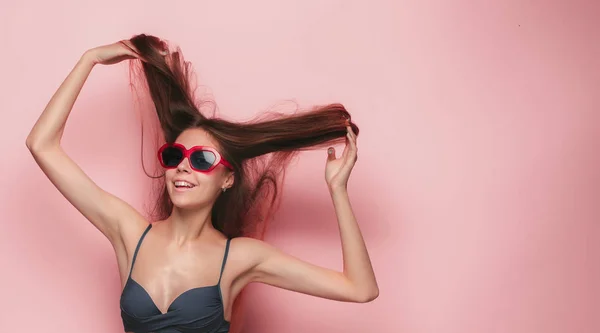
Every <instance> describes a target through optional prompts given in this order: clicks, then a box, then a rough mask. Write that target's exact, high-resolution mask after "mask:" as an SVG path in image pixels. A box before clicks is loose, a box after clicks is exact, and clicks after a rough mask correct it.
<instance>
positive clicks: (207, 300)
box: [120, 224, 231, 333]
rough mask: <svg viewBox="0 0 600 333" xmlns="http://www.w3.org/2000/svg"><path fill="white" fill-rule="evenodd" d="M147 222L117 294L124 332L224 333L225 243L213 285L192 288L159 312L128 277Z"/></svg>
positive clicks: (227, 326) (140, 288) (150, 225)
mask: <svg viewBox="0 0 600 333" xmlns="http://www.w3.org/2000/svg"><path fill="white" fill-rule="evenodd" d="M150 228H152V224H149V225H148V227H147V228H146V230H145V231H144V233H143V234H142V236H141V237H140V240H139V241H138V244H137V246H136V248H135V252H134V253H133V259H132V261H131V269H130V271H129V276H128V277H127V282H126V283H125V287H124V288H123V292H122V294H121V300H120V305H121V318H122V319H123V327H124V328H125V332H134V333H150V332H155V333H227V332H229V326H230V323H229V322H228V321H227V320H225V310H224V309H223V297H222V295H221V288H220V284H221V277H222V276H223V268H224V267H225V262H226V261H227V254H228V252H229V242H230V241H231V239H227V245H226V246H225V255H224V257H223V264H222V265H221V273H220V274H219V282H217V284H216V285H214V286H205V287H199V288H193V289H189V290H187V291H185V292H184V293H182V294H181V295H179V296H178V297H177V298H175V300H174V301H173V302H172V303H171V305H170V306H169V308H168V310H167V312H166V313H162V312H161V311H160V310H159V309H158V307H157V306H156V304H155V303H154V301H153V300H152V298H151V297H150V295H149V294H148V293H147V292H146V290H145V289H144V287H142V286H141V285H140V284H139V283H137V282H135V280H133V279H132V278H131V272H132V271H133V265H134V264H135V258H136V256H137V253H138V250H139V249H140V244H141V243H142V241H143V240H144V237H145V236H146V233H148V230H150Z"/></svg>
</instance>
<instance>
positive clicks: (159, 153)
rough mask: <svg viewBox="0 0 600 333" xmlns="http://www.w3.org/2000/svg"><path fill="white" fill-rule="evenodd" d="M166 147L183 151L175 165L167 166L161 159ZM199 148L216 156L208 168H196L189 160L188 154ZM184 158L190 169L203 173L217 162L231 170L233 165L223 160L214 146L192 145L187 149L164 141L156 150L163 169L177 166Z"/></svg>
mask: <svg viewBox="0 0 600 333" xmlns="http://www.w3.org/2000/svg"><path fill="white" fill-rule="evenodd" d="M167 148H176V149H179V150H181V151H182V152H183V158H182V159H181V161H179V163H178V164H177V165H176V166H167V165H165V163H164V161H163V159H162V153H163V151H165V149H167ZM199 150H204V151H210V152H211V153H213V154H215V158H216V159H215V162H214V163H213V164H212V165H211V166H210V168H208V169H206V170H199V169H196V168H194V166H193V165H192V162H190V156H191V155H192V154H193V153H195V152H197V151H199ZM186 158H187V159H188V163H189V164H190V168H192V170H194V171H197V172H204V173H208V172H211V171H212V170H213V169H214V168H216V167H217V165H219V164H223V166H225V167H226V168H228V169H229V170H233V166H231V163H229V162H227V160H225V159H224V158H223V156H222V155H221V154H220V153H219V152H218V151H217V150H216V149H215V148H213V147H208V146H194V147H191V148H190V149H187V148H185V146H184V145H182V144H180V143H165V144H164V145H162V147H160V149H159V150H158V161H159V162H160V165H162V167H163V168H165V169H175V168H177V167H178V166H179V164H181V162H183V160H184V159H186Z"/></svg>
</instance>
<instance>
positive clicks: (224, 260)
mask: <svg viewBox="0 0 600 333" xmlns="http://www.w3.org/2000/svg"><path fill="white" fill-rule="evenodd" d="M229 242H231V238H228V239H227V245H225V256H224V257H223V264H222V265H221V273H220V274H219V282H217V285H219V284H221V277H222V276H223V269H224V268H225V263H226V262H227V255H228V254H229Z"/></svg>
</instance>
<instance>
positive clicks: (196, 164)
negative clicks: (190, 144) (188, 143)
mask: <svg viewBox="0 0 600 333" xmlns="http://www.w3.org/2000/svg"><path fill="white" fill-rule="evenodd" d="M216 160H217V156H216V155H215V154H214V153H213V152H211V151H208V150H198V151H195V152H194V153H192V155H191V156H190V163H191V165H192V167H193V168H194V169H196V170H208V169H210V167H211V166H212V165H213V164H214V163H215V161H216Z"/></svg>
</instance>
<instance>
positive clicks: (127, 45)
mask: <svg viewBox="0 0 600 333" xmlns="http://www.w3.org/2000/svg"><path fill="white" fill-rule="evenodd" d="M86 56H88V57H89V58H90V59H91V61H92V62H93V63H94V64H102V65H112V64H116V63H119V62H121V61H123V60H130V59H141V56H140V55H139V54H138V52H137V50H136V48H135V47H134V46H133V44H132V43H131V41H129V40H121V41H118V42H116V43H113V44H108V45H102V46H98V47H95V48H92V49H89V50H88V51H86Z"/></svg>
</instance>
